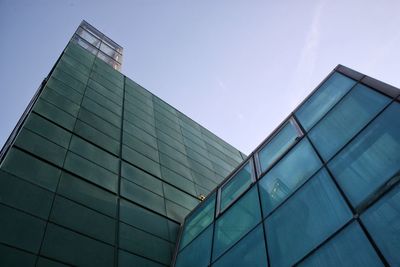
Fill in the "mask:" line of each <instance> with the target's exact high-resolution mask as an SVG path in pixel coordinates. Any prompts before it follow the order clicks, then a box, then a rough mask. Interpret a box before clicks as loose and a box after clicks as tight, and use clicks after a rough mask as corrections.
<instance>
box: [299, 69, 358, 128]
mask: <svg viewBox="0 0 400 267" xmlns="http://www.w3.org/2000/svg"><path fill="white" fill-rule="evenodd" d="M355 83H356V81H354V80H352V79H350V78H347V77H346V76H344V75H342V74H339V73H337V72H335V73H334V74H333V75H332V76H331V77H330V78H329V79H328V80H327V81H326V82H325V83H324V84H323V85H321V87H320V88H318V90H317V91H316V92H315V93H314V94H313V95H312V96H311V97H310V98H309V99H308V100H307V101H306V102H305V103H304V104H303V105H302V106H301V107H300V108H299V109H298V110H297V111H296V116H297V118H298V119H299V121H300V123H301V125H303V127H304V129H306V130H307V131H308V130H309V129H311V127H312V126H313V125H314V124H315V123H316V122H317V121H318V120H319V119H320V118H321V117H322V116H324V115H325V114H326V113H327V112H328V111H329V109H330V108H331V107H332V106H333V105H335V104H336V103H337V102H338V101H339V100H340V99H341V98H342V96H343V95H345V94H346V93H347V92H348V91H349V90H350V89H351V87H353V85H354V84H355Z"/></svg>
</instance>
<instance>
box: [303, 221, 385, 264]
mask: <svg viewBox="0 0 400 267" xmlns="http://www.w3.org/2000/svg"><path fill="white" fill-rule="evenodd" d="M298 266H307V267H320V266H326V267H336V266H341V267H353V266H363V267H364V266H365V267H374V266H384V265H383V264H382V262H381V260H380V259H379V257H378V255H377V254H376V252H375V250H374V248H373V247H372V245H371V243H370V242H369V241H368V239H367V237H366V236H365V234H364V232H363V231H362V230H361V227H360V225H359V224H358V223H357V222H353V223H352V224H350V225H349V226H347V227H346V228H345V229H344V230H342V231H341V232H340V233H339V234H337V235H336V236H335V237H334V238H333V239H332V240H330V241H328V243H326V244H324V245H323V246H322V247H321V248H319V249H318V250H317V251H315V252H314V253H313V254H311V255H310V256H309V257H308V258H306V259H305V260H304V261H303V262H301V263H300V264H299V265H298Z"/></svg>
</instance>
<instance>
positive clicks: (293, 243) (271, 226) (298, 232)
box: [265, 169, 352, 266]
mask: <svg viewBox="0 0 400 267" xmlns="http://www.w3.org/2000/svg"><path fill="white" fill-rule="evenodd" d="M351 216H352V214H351V212H350V209H349V208H348V207H347V205H346V203H345V201H344V200H343V199H342V197H341V196H340V193H339V191H338V190H337V188H336V186H335V184H334V183H333V181H332V180H331V178H330V177H329V174H328V173H327V172H326V170H324V169H322V170H321V171H320V172H318V174H317V175H315V176H314V177H313V178H311V180H310V181H309V182H307V183H306V184H305V185H304V187H302V188H301V189H300V190H299V191H297V192H296V194H294V195H293V197H292V198H290V199H288V201H287V202H285V203H284V204H283V206H282V207H280V208H279V209H277V210H276V211H275V212H274V213H273V214H272V215H271V216H270V217H268V218H267V219H266V221H265V225H266V229H267V232H266V238H267V241H268V242H267V246H268V251H269V255H270V260H271V265H272V266H291V265H293V264H294V263H296V262H297V261H298V260H300V259H301V258H302V257H303V256H304V255H305V254H306V253H307V252H309V251H310V250H311V249H313V248H314V247H315V246H316V245H318V244H319V243H321V242H322V241H323V240H324V239H325V238H327V237H328V236H330V235H331V234H332V233H334V232H335V231H336V230H338V229H339V228H340V227H341V226H342V225H344V224H345V223H346V222H347V221H348V220H350V219H351Z"/></svg>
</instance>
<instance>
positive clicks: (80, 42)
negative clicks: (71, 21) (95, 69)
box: [72, 35, 97, 55]
mask: <svg viewBox="0 0 400 267" xmlns="http://www.w3.org/2000/svg"><path fill="white" fill-rule="evenodd" d="M72 40H73V41H74V42H75V43H77V44H78V45H80V46H81V47H83V48H84V49H86V50H87V51H89V52H90V53H92V54H93V55H97V49H96V48H94V47H93V46H91V45H90V44H88V43H87V42H86V41H85V40H83V39H82V38H81V37H79V36H78V35H74V37H73V39H72Z"/></svg>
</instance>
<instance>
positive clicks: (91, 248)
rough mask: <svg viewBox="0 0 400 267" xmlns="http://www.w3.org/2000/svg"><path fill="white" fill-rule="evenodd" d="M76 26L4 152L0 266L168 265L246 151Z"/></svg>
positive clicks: (101, 39) (118, 50) (112, 47)
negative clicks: (182, 233)
mask: <svg viewBox="0 0 400 267" xmlns="http://www.w3.org/2000/svg"><path fill="white" fill-rule="evenodd" d="M121 62H122V47H120V46H119V45H118V44H116V43H115V42H113V41H112V40H110V39H109V38H107V37H106V36H105V35H104V34H102V33H101V32H99V31H98V30H96V29H95V28H94V27H92V26H90V25H89V24H88V23H87V22H82V24H81V25H80V26H79V28H78V30H77V31H76V33H75V34H74V36H73V37H72V39H71V41H70V42H69V44H68V45H67V47H66V48H65V50H64V51H63V53H62V54H61V56H60V57H59V59H58V61H57V62H56V64H55V65H54V67H53V69H52V70H51V71H50V73H49V75H48V77H47V78H46V79H45V80H44V81H43V83H42V84H41V86H40V87H39V89H38V91H37V93H36V94H35V96H34V97H33V99H32V101H31V103H30V104H29V106H28V107H27V109H26V111H25V113H24V114H23V116H22V117H21V119H20V121H19V122H18V124H17V126H16V127H15V129H14V131H13V132H12V134H11V136H10V137H9V139H8V140H7V142H6V144H5V146H4V147H3V149H2V150H1V154H0V266H69V265H73V266H169V265H170V263H171V258H172V255H173V251H174V248H175V242H176V237H177V234H178V229H179V226H180V223H182V221H183V219H184V217H185V216H186V215H187V214H188V213H189V212H190V211H191V210H192V209H193V208H194V207H195V206H196V205H197V204H198V203H199V202H200V200H201V199H202V198H203V197H204V196H206V195H208V194H209V192H211V191H212V190H213V189H214V188H215V187H216V186H217V184H219V183H220V182H221V181H222V180H223V179H224V178H225V177H226V176H227V175H228V174H229V173H230V172H231V171H232V170H233V169H234V168H235V167H237V166H238V165H239V163H240V162H242V161H243V159H244V158H245V156H244V155H243V154H241V153H240V152H239V151H238V150H237V149H235V148H233V147H232V146H230V145H229V144H227V143H226V142H224V141H223V140H221V139H220V138H218V137H217V136H215V135H214V134H213V133H211V132H210V131H208V130H207V129H205V128H204V127H202V126H200V125H199V124H197V123H196V122H194V121H193V120H191V119H190V118H188V117H187V116H185V115H184V114H183V113H181V112H179V111H178V110H176V109H174V108H173V107H171V106H170V105H168V104H167V103H165V102H164V101H162V100H161V99H160V98H158V97H157V96H155V95H153V94H151V93H150V92H149V91H147V90H146V89H144V88H143V87H141V86H140V85H138V84H137V83H135V82H134V81H132V80H131V79H129V78H128V77H126V76H124V75H123V74H121V73H120V72H119V71H118V70H119V69H120V67H121Z"/></svg>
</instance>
